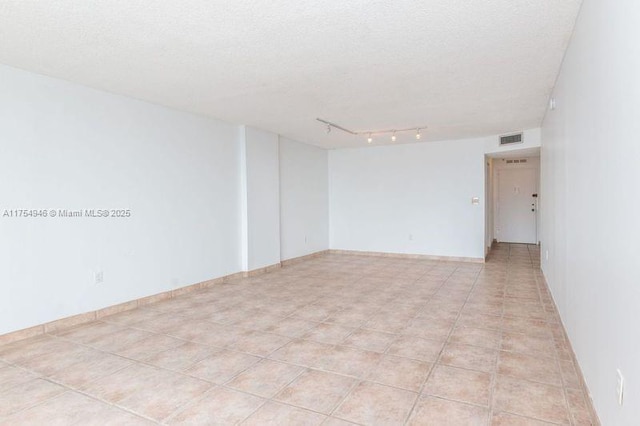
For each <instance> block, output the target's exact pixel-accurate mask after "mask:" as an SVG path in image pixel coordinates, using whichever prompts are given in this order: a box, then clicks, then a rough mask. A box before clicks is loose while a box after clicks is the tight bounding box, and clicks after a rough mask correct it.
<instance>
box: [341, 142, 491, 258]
mask: <svg viewBox="0 0 640 426" xmlns="http://www.w3.org/2000/svg"><path fill="white" fill-rule="evenodd" d="M484 142H485V141H484V139H468V140H457V141H444V142H425V143H417V144H406V145H391V146H379V147H363V148H358V149H344V150H336V151H331V152H330V153H329V179H330V181H329V182H330V201H329V206H330V234H331V248H332V249H342V250H358V251H378V252H390V253H412V254H427V255H438V256H456V257H474V258H484ZM472 197H479V198H480V204H479V205H472V204H471V198H472Z"/></svg>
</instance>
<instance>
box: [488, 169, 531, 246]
mask: <svg viewBox="0 0 640 426" xmlns="http://www.w3.org/2000/svg"><path fill="white" fill-rule="evenodd" d="M536 187H537V185H536V171H535V169H531V168H522V169H519V168H514V169H502V170H500V171H498V229H497V232H498V235H497V240H498V241H504V242H509V243H526V244H536V243H537V241H536V207H537V205H536V204H537V203H536V198H535V197H534V196H533V195H534V194H535V193H536V192H537V190H536Z"/></svg>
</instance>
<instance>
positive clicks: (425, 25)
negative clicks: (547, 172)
mask: <svg viewBox="0 0 640 426" xmlns="http://www.w3.org/2000/svg"><path fill="white" fill-rule="evenodd" d="M580 3H581V0H484V1H469V0H421V1H420V0H397V1H383V0H349V1H345V0H313V1H312V0H275V1H269V2H261V1H256V0H225V1H222V0H180V1H168V0H164V1H159V0H109V1H107V0H102V1H100V0H84V1H78V0H46V1H44V0H43V1H37V0H31V1H25V0H0V63H4V64H7V65H11V66H14V67H18V68H23V69H26V70H30V71H34V72H37V73H41V74H45V75H50V76H54V77H59V78H62V79H65V80H70V81H73V82H77V83H80V84H83V85H86V86H90V87H95V88H99V89H104V90H107V91H110V92H114V93H119V94H124V95H128V96H132V97H135V98H139V99H144V100H148V101H151V102H155V103H158V104H162V105H167V106H170V107H174V108H177V109H181V110H186V111H192V112H196V113H200V114H205V115H208V116H211V117H215V118H219V119H222V120H226V121H229V122H232V123H238V124H248V125H251V126H256V127H259V128H263V129H265V130H269V131H272V132H276V133H279V134H282V135H284V136H287V137H290V138H293V139H297V140H300V141H303V142H308V143H313V144H316V145H319V146H324V147H327V148H333V147H349V146H359V145H363V144H365V145H366V141H365V140H364V138H362V137H353V136H349V135H346V134H341V133H340V132H338V131H336V130H334V131H333V132H331V133H330V134H327V133H326V132H325V127H324V126H322V125H321V124H320V123H318V122H316V121H315V119H316V117H321V118H324V119H327V120H329V121H333V122H335V123H337V124H340V125H342V126H344V127H347V128H350V129H353V130H356V131H365V130H375V129H387V128H405V127H414V126H418V125H422V124H428V126H429V128H428V129H427V130H426V131H423V132H422V133H423V138H422V140H440V139H454V138H463V137H470V136H483V135H489V134H498V133H505V132H511V131H515V130H521V129H525V128H533V127H537V126H539V125H540V122H541V120H542V118H543V115H544V112H545V107H546V105H547V99H548V96H549V94H550V92H551V89H552V87H553V84H554V80H555V77H556V74H557V72H558V70H559V67H560V62H561V60H562V56H563V54H564V51H565V48H566V46H567V44H568V41H569V38H570V35H571V31H572V27H573V22H574V20H575V17H576V15H577V12H578V9H579V6H580ZM402 142H415V139H414V135H413V134H407V135H404V136H399V138H398V142H396V143H402ZM374 143H378V144H379V143H390V141H389V137H388V136H385V137H384V138H382V137H379V138H376V140H375V142H374Z"/></svg>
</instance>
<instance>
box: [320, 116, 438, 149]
mask: <svg viewBox="0 0 640 426" xmlns="http://www.w3.org/2000/svg"><path fill="white" fill-rule="evenodd" d="M316 120H318V121H319V122H321V123H324V124H325V125H326V126H327V133H330V132H331V129H338V130H342V131H343V132H345V133H349V134H350V135H353V136H360V135H367V142H368V143H372V142H373V135H381V134H385V133H391V142H395V141H397V140H398V138H397V137H396V133H402V132H413V131H415V132H416V140H420V136H421V135H420V130H421V129H426V128H427V126H420V127H409V128H407V129H391V130H375V131H373V130H366V131H361V132H355V131H353V130H349V129H347V128H345V127H342V126H340V125H338V124H336V123H332V122H330V121H327V120H323V119H322V118H316Z"/></svg>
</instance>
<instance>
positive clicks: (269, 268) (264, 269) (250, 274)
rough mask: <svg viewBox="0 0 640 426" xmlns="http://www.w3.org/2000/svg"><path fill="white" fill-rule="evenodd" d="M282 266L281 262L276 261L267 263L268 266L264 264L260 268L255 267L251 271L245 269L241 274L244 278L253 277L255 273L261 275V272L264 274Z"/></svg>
mask: <svg viewBox="0 0 640 426" xmlns="http://www.w3.org/2000/svg"><path fill="white" fill-rule="evenodd" d="M280 268H282V263H281V262H278V263H274V264H273V265H269V266H265V267H262V268H257V269H253V270H251V271H245V272H243V273H242V276H243V277H245V278H248V277H255V276H256V275H262V274H266V273H267V272H271V271H273V270H275V269H280Z"/></svg>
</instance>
